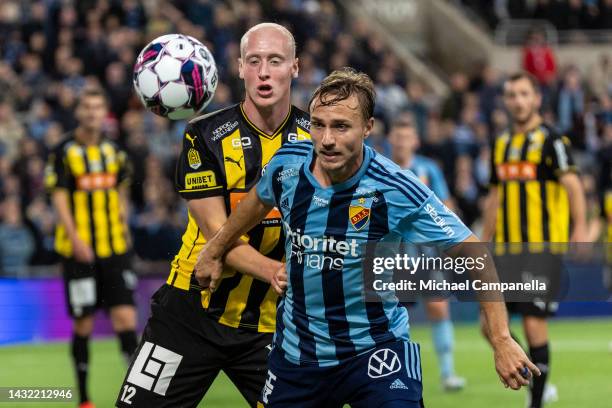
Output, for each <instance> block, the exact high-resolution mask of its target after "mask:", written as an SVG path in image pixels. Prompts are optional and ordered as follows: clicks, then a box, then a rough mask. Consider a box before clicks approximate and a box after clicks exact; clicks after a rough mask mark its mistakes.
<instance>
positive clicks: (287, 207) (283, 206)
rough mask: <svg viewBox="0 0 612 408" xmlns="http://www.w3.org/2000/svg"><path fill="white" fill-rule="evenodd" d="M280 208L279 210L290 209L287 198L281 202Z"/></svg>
mask: <svg viewBox="0 0 612 408" xmlns="http://www.w3.org/2000/svg"><path fill="white" fill-rule="evenodd" d="M280 206H281V209H283V210H287V211H290V210H291V208H290V207H289V197H285V199H284V200H283V201H281V205H280Z"/></svg>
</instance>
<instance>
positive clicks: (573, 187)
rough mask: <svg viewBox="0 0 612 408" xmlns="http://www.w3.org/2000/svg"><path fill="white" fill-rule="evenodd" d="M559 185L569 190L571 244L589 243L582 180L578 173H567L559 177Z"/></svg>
mask: <svg viewBox="0 0 612 408" xmlns="http://www.w3.org/2000/svg"><path fill="white" fill-rule="evenodd" d="M559 183H561V185H563V187H565V190H567V198H568V200H569V207H570V217H571V220H572V234H571V236H570V241H571V242H588V241H589V234H588V228H587V220H586V198H585V196H584V189H583V188H582V183H581V181H580V178H579V177H578V175H577V174H576V173H572V172H567V173H564V174H562V175H561V176H560V177H559Z"/></svg>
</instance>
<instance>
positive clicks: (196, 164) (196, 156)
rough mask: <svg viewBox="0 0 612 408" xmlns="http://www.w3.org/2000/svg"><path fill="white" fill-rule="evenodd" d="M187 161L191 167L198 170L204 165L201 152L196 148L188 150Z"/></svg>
mask: <svg viewBox="0 0 612 408" xmlns="http://www.w3.org/2000/svg"><path fill="white" fill-rule="evenodd" d="M187 161H188V162H189V167H191V168H192V169H194V170H197V169H199V168H200V166H201V165H202V160H201V159H200V153H198V151H197V150H196V149H193V148H191V149H189V151H188V152H187Z"/></svg>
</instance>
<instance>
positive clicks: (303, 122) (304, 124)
mask: <svg viewBox="0 0 612 408" xmlns="http://www.w3.org/2000/svg"><path fill="white" fill-rule="evenodd" d="M295 123H296V124H297V125H298V126H299V127H301V128H302V129H306V130H308V131H309V132H310V121H309V120H308V119H306V118H297V119H296V120H295Z"/></svg>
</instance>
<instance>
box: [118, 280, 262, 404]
mask: <svg viewBox="0 0 612 408" xmlns="http://www.w3.org/2000/svg"><path fill="white" fill-rule="evenodd" d="M272 336H273V334H272V333H257V332H252V331H248V330H244V329H241V328H233V327H229V326H225V325H223V324H220V323H218V322H216V321H215V320H214V319H213V318H212V317H210V316H209V315H208V313H207V312H206V311H205V310H204V309H203V308H202V304H201V294H200V292H199V291H196V290H191V291H185V290H182V289H178V288H175V287H173V286H169V285H164V286H162V287H161V288H160V289H159V290H158V291H157V292H156V293H155V294H154V295H153V299H152V302H151V317H150V318H149V320H148V322H147V326H146V327H145V330H144V333H143V335H142V340H141V342H140V346H139V347H138V350H137V351H136V353H135V357H134V360H133V361H132V363H131V365H130V367H129V369H128V372H127V375H126V377H125V379H124V380H123V384H122V385H121V388H120V390H119V395H118V397H117V402H116V406H117V407H131V408H149V407H155V408H164V407H168V408H170V407H172V408H179V407H184V408H186V407H196V406H197V405H198V403H199V402H200V401H201V399H202V398H203V396H204V394H205V393H206V391H208V388H209V387H210V386H211V384H212V383H213V381H214V380H215V378H216V377H217V375H218V374H219V371H221V370H223V371H224V372H225V373H226V374H227V376H228V377H229V379H230V380H231V381H232V382H233V383H234V385H236V388H238V391H240V393H241V394H242V396H243V397H244V398H245V399H246V400H247V401H248V403H249V404H250V405H251V406H253V407H255V406H256V403H257V399H258V397H259V395H260V393H261V390H262V388H263V385H264V382H265V380H266V373H267V357H268V353H269V351H270V349H271V343H272Z"/></svg>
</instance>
